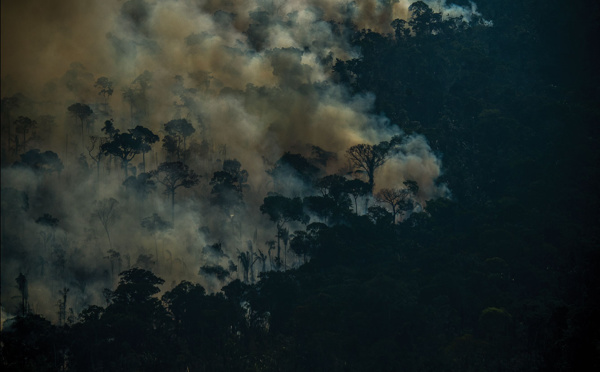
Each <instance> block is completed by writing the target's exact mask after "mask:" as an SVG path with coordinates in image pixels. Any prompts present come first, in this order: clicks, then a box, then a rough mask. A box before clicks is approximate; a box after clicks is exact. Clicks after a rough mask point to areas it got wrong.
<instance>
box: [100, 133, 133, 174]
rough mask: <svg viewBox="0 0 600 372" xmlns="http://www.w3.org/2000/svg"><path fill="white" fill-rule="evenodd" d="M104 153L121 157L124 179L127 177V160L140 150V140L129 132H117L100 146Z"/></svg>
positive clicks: (131, 158)
mask: <svg viewBox="0 0 600 372" xmlns="http://www.w3.org/2000/svg"><path fill="white" fill-rule="evenodd" d="M100 148H101V149H102V151H103V152H104V154H105V155H112V156H115V157H117V158H119V159H121V165H122V167H123V168H124V169H125V179H127V177H128V168H129V162H130V161H131V160H133V158H134V157H135V156H136V155H137V154H139V153H140V152H141V148H142V140H141V139H139V138H135V137H134V136H133V135H132V134H131V133H117V134H115V135H114V137H113V139H112V140H111V141H109V142H106V143H104V144H102V146H100Z"/></svg>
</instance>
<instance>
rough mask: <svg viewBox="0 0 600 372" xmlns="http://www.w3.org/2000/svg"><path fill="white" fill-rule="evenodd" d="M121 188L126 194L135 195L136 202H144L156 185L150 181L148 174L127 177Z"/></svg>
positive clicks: (150, 177) (150, 176)
mask: <svg viewBox="0 0 600 372" xmlns="http://www.w3.org/2000/svg"><path fill="white" fill-rule="evenodd" d="M123 186H125V189H127V191H128V192H130V193H131V194H133V195H135V197H136V199H137V200H145V199H146V198H147V197H148V194H150V193H151V192H152V191H154V190H155V189H156V183H155V182H154V180H152V175H151V174H150V173H140V174H138V175H137V176H129V177H128V178H127V179H126V180H125V181H123Z"/></svg>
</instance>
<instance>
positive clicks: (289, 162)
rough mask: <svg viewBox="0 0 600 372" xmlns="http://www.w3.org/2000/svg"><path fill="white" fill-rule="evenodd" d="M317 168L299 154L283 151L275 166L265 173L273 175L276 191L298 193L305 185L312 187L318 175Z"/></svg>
mask: <svg viewBox="0 0 600 372" xmlns="http://www.w3.org/2000/svg"><path fill="white" fill-rule="evenodd" d="M319 172H320V170H319V168H317V167H315V166H314V165H313V164H311V162H310V161H309V160H308V159H306V158H305V157H304V156H302V155H300V154H292V153H290V152H285V153H284V154H283V155H282V156H281V158H279V160H277V162H276V163H275V166H274V167H273V168H272V169H270V170H268V171H267V173H268V174H269V175H271V177H273V183H274V185H275V190H276V191H277V192H280V191H285V192H287V193H290V194H292V195H293V194H298V193H300V192H301V191H302V190H304V189H305V188H306V187H312V186H313V184H314V183H315V180H316V179H317V177H318V176H319Z"/></svg>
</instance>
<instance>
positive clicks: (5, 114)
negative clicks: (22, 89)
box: [0, 94, 21, 155]
mask: <svg viewBox="0 0 600 372" xmlns="http://www.w3.org/2000/svg"><path fill="white" fill-rule="evenodd" d="M19 106H21V97H20V95H17V94H15V95H13V96H11V97H4V98H2V101H1V104H0V110H1V111H2V123H3V124H4V123H6V128H7V136H6V138H7V145H8V147H9V148H10V142H11V141H13V139H12V132H11V128H12V118H11V113H12V111H13V110H14V109H17V108H19ZM2 126H3V127H4V125H2ZM17 152H18V151H17V150H16V149H15V151H14V154H15V155H16V154H17Z"/></svg>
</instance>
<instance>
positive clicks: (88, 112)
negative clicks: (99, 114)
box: [67, 102, 94, 144]
mask: <svg viewBox="0 0 600 372" xmlns="http://www.w3.org/2000/svg"><path fill="white" fill-rule="evenodd" d="M67 110H68V111H69V112H70V113H71V114H72V115H73V116H74V117H75V118H76V119H79V121H80V122H81V143H82V144H83V127H84V122H85V120H87V118H89V117H90V116H92V114H93V113H94V111H93V110H92V109H91V108H90V106H88V105H86V104H84V103H79V102H78V103H74V104H72V105H71V106H69V107H68V108H67Z"/></svg>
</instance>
